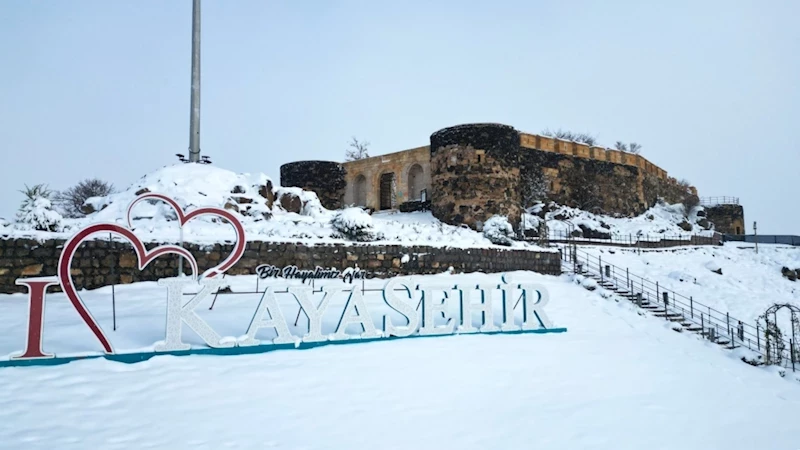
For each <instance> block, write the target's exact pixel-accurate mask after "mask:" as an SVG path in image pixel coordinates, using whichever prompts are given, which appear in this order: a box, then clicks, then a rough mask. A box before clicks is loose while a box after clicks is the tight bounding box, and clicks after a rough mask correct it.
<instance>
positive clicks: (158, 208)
mask: <svg viewBox="0 0 800 450" xmlns="http://www.w3.org/2000/svg"><path fill="white" fill-rule="evenodd" d="M146 192H152V193H161V194H166V195H168V196H171V197H173V198H174V199H176V200H177V202H178V203H179V204H180V205H181V206H183V207H184V208H185V209H187V210H191V209H193V208H198V207H202V206H215V207H220V208H226V209H228V210H230V211H232V212H234V213H236V214H238V215H239V216H240V217H241V220H242V222H243V223H244V226H245V229H246V232H247V236H248V239H250V240H270V241H298V240H302V241H303V242H305V243H322V242H343V241H345V240H346V239H344V238H343V237H342V236H341V233H338V232H337V231H338V230H335V229H333V228H332V227H331V220H332V219H333V218H334V216H335V212H334V211H329V210H327V209H325V208H323V207H322V206H321V204H320V202H319V199H318V198H317V197H316V195H315V194H314V193H312V192H308V191H303V190H301V189H299V188H284V187H276V186H275V184H274V183H273V182H272V180H271V179H270V178H269V177H267V176H266V175H264V174H260V173H259V174H247V173H245V174H238V173H235V172H231V171H229V170H225V169H221V168H219V167H215V166H211V165H200V164H177V165H172V166H166V167H163V168H161V169H159V170H156V171H155V172H153V173H151V174H148V175H146V176H144V177H142V178H140V179H139V180H137V181H136V182H134V183H133V184H132V185H130V186H129V187H128V188H126V189H125V190H123V191H121V192H119V193H116V194H112V195H109V196H107V197H95V198H91V199H89V200H88V201H87V203H86V206H88V207H89V208H90V211H93V212H91V213H90V214H89V215H88V216H87V217H86V218H83V219H63V220H61V225H60V227H59V230H58V231H57V232H42V231H35V230H32V229H31V227H30V226H27V227H26V226H25V224H23V223H17V224H14V223H8V222H3V221H0V236H4V237H34V238H38V239H45V238H52V237H61V238H66V237H69V236H70V235H71V234H72V233H74V232H75V231H76V230H77V229H79V228H80V227H83V226H85V225H86V224H88V223H95V222H112V223H121V224H124V223H126V220H127V219H126V215H127V208H128V205H129V204H130V202H131V201H132V200H133V199H134V198H136V197H137V196H138V195H140V194H142V193H146ZM538 211H541V215H542V216H544V215H545V213H544V211H543V210H542V209H541V208H540V209H539V210H538ZM701 214H702V213H701ZM175 217H176V216H175V213H174V212H173V211H171V210H170V208H169V207H168V206H167V205H166V204H164V203H160V202H154V203H147V202H143V203H140V204H138V205H137V206H136V207H135V208H134V210H133V211H132V220H133V225H134V227H135V228H136V232H137V234H138V235H139V236H140V237H141V238H142V239H143V240H149V241H162V242H163V241H172V242H177V241H178V240H179V239H180V231H179V229H178V227H177V226H176V225H175V222H174V220H175ZM546 217H547V219H548V226H549V228H550V230H551V232H559V231H561V232H566V230H567V229H568V225H567V224H566V222H565V221H568V222H569V223H571V224H572V225H574V226H575V227H578V228H579V229H580V227H583V228H584V229H587V230H594V231H592V232H593V233H605V234H610V235H613V236H637V235H639V236H645V235H650V236H651V237H654V236H657V235H662V236H664V235H669V236H676V235H688V234H701V233H711V232H709V231H704V229H703V227H701V226H700V225H698V224H697V222H698V220H702V218H698V217H697V216H696V214H695V213H693V214H692V215H691V216H690V217H689V218H688V222H687V223H688V224H690V225H689V228H688V230H689V231H686V230H684V229H682V228H680V227H679V226H678V224H680V223H681V222H683V221H684V217H683V207H682V206H680V205H672V206H670V205H657V206H655V207H653V208H651V209H650V210H649V211H647V212H646V213H645V214H643V215H641V216H638V217H634V218H613V217H605V216H597V215H594V214H591V213H588V212H585V211H580V210H576V209H572V208H567V207H553V208H552V210H549V211H547V212H546ZM538 220H539V217H538V216H536V215H533V214H530V215H526V216H525V222H526V224H527V227H528V228H536V224H537V223H538ZM371 225H372V229H371V232H370V234H371V235H372V236H374V238H375V239H377V240H379V241H381V242H382V243H386V244H419V245H433V246H451V247H479V248H480V247H489V246H492V245H493V244H492V243H491V242H490V241H489V240H488V239H486V238H485V237H484V236H483V234H482V233H479V232H475V231H473V230H470V229H468V228H466V227H456V226H451V225H447V224H443V223H442V222H440V221H439V220H437V219H435V218H434V217H433V216H432V214H431V213H430V212H416V213H399V212H376V213H374V214H373V215H372V223H371ZM232 238H233V231H232V229H231V228H230V227H229V226H228V225H225V224H223V223H220V222H218V221H214V220H212V219H208V218H200V219H198V220H197V221H193V222H191V223H189V224H188V225H187V226H186V227H185V228H184V234H183V239H184V240H185V241H187V242H195V243H215V242H220V241H223V240H225V239H232ZM529 245H530V244H526V243H521V242H515V243H513V246H515V247H526V246H529Z"/></svg>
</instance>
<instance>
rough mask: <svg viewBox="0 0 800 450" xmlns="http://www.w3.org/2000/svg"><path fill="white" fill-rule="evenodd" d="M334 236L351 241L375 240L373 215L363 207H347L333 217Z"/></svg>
mask: <svg viewBox="0 0 800 450" xmlns="http://www.w3.org/2000/svg"><path fill="white" fill-rule="evenodd" d="M331 226H332V227H333V229H334V234H333V237H337V238H344V239H349V240H351V241H358V242H369V241H374V240H375V237H376V235H375V231H374V229H373V223H372V216H370V215H369V214H367V212H366V211H364V210H363V209H361V208H345V209H343V210H341V211H338V212H337V213H336V214H335V215H334V216H333V219H331Z"/></svg>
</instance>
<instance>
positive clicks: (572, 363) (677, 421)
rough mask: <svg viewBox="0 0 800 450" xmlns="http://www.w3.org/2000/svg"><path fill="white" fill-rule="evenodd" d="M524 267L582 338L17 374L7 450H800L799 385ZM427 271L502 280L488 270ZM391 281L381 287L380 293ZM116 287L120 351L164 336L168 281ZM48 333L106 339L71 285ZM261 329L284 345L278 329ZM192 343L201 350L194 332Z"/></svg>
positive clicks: (73, 366)
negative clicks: (81, 309) (74, 298)
mask: <svg viewBox="0 0 800 450" xmlns="http://www.w3.org/2000/svg"><path fill="white" fill-rule="evenodd" d="M515 276H517V277H520V279H525V280H530V281H533V282H537V283H542V284H544V285H545V287H546V288H547V289H548V290H549V292H550V302H549V304H548V306H547V308H546V309H547V312H548V315H549V317H550V319H551V320H552V321H553V322H554V324H555V325H557V326H565V327H567V328H568V332H566V333H558V334H543V335H502V334H501V335H493V336H488V335H456V336H447V337H438V338H426V339H404V340H395V341H383V342H372V343H361V344H353V345H342V346H326V347H320V348H315V349H310V350H285V351H277V352H272V353H267V354H259V355H246V356H245V355H243V356H228V357H223V356H218V357H214V356H186V357H170V356H159V357H156V358H153V359H151V360H149V361H145V362H141V363H137V364H132V365H126V364H122V363H114V362H110V361H106V360H91V361H79V362H73V363H70V364H67V365H64V366H52V367H27V368H2V369H0V383H1V384H2V385H3V386H4V389H2V390H0V406H1V407H0V436H2V439H3V441H2V442H3V446H7V447H8V448H25V449H52V448H58V449H73V448H103V449H127V448H204V449H205V448H208V449H220V448H279V449H298V448H303V449H331V448H350V449H374V448H382V449H400V448H419V449H433V448H463V449H486V448H498V449H527V448H547V449H570V450H572V449H584V448H586V449H612V448H613V449H618V450H623V449H631V450H633V449H635V450H639V449H644V448H646V449H650V450H658V449H674V448H691V449H726V450H737V449H742V450H745V449H746V450H750V449H752V448H768V449H794V448H797V437H798V436H800V424H798V423H797V422H796V421H793V420H791V417H793V416H794V415H795V414H796V412H797V411H798V410H800V386H798V383H797V381H795V380H793V379H791V377H789V376H787V377H786V378H781V377H779V376H778V375H777V374H776V373H775V371H774V370H773V369H764V368H753V367H750V366H748V365H746V364H744V363H742V362H741V361H739V360H738V359H737V355H736V354H734V353H730V352H727V351H725V350H723V349H722V348H720V347H719V346H717V345H714V344H710V343H707V342H705V341H702V340H700V339H699V338H697V337H696V336H693V335H687V334H686V333H675V332H674V331H672V330H671V329H670V327H669V326H668V325H667V324H665V323H664V322H663V321H661V320H658V319H655V318H651V317H647V316H641V315H639V314H638V313H637V311H636V310H635V309H634V308H633V306H632V305H630V304H629V303H625V302H620V303H617V302H615V301H613V300H612V299H605V298H603V297H602V296H601V295H600V294H599V293H598V292H597V291H595V292H589V291H587V290H585V289H583V288H581V287H580V286H578V285H577V284H575V283H574V282H572V281H571V279H570V278H569V277H568V276H562V277H551V276H543V275H537V274H531V273H517V274H515ZM231 279H232V280H233V288H234V291H244V290H247V289H252V286H253V284H254V282H255V279H254V277H252V276H246V277H231ZM417 279H420V278H417ZM424 279H426V280H428V281H433V282H441V283H442V284H452V283H468V284H472V285H474V284H475V283H477V282H482V281H490V282H495V283H496V282H499V277H498V276H492V275H482V274H468V275H436V276H429V277H424ZM263 283H264V282H263V281H262V285H261V286H262V289H263V286H264V284H263ZM381 283H382V282H381V281H379V280H371V281H368V283H367V287H368V288H369V287H380V285H381ZM116 292H117V303H116V304H117V315H118V322H117V325H118V329H117V331H115V332H112V331H109V332H108V334H109V335H111V336H110V337H111V339H113V340H114V343H115V346H116V347H117V348H118V349H129V350H130V349H142V348H144V349H146V348H149V347H152V344H153V342H154V341H156V340H160V339H163V336H164V328H165V325H164V311H165V307H164V291H163V288H159V287H157V286H156V285H155V283H139V284H134V285H127V286H122V287H117V291H116ZM109 294H110V289H107V288H104V289H99V290H96V291H90V292H85V293H84V294H83V295H84V297H85V299H86V302H87V304H88V306H89V307H90V308H91V310H92V314H93V315H94V316H95V317H96V318H97V319H98V321H99V322H100V323H101V325H102V326H103V327H104V328H106V329H107V330H111V306H110V304H109V301H108V300H109ZM257 301H258V297H257V296H255V295H231V296H220V298H219V300H218V301H217V305H216V307H215V308H214V310H212V311H209V310H208V305H203V304H201V305H200V306H199V307H198V308H197V311H198V313H199V314H200V315H201V316H203V317H204V318H205V319H206V320H208V321H209V323H210V324H212V325H213V326H214V327H215V328H217V329H219V330H220V331H221V332H223V333H224V334H225V335H237V334H240V333H241V329H240V327H241V324H242V317H244V318H245V319H246V318H247V317H249V315H250V314H252V310H253V308H254V307H255V304H256V303H257ZM342 301H343V300H342V299H340V300H339V302H340V303H341V302H342ZM366 301H367V302H368V304H369V305H370V306H375V307H376V309H375V311H376V312H377V313H380V312H381V311H380V310H379V309H377V308H378V305H380V304H382V301H381V299H380V297H379V294H378V293H367V296H366ZM25 304H26V303H25V301H24V297H23V296H20V295H4V296H0V316H2V317H4V320H6V327H5V328H4V333H3V334H2V336H0V353H2V354H8V353H9V352H11V351H12V350H16V349H19V348H21V347H22V345H23V344H24V334H23V323H24V320H25V307H26V306H25ZM281 305H282V309H283V310H284V315H285V316H286V317H287V318H291V319H293V318H294V316H295V314H296V312H297V303H296V302H294V301H293V300H291V298H286V297H284V298H283V300H281ZM339 306H341V304H340V305H339ZM370 310H371V311H372V308H371V309H370ZM452 313H454V311H452V309H451V310H450V311H449V313H448V314H452ZM496 317H498V316H496ZM234 318H235V320H234ZM245 323H246V321H245ZM301 323H303V321H302V320H301ZM326 323H327V324H328V325H327V326H329V327H330V326H334V325H335V323H334V322H333V321H327V322H326ZM233 324H238V326H239V327H237V326H234V325H233ZM45 326H46V328H47V329H48V335H47V339H48V340H46V341H45V348H48V349H51V350H55V351H62V352H70V351H80V350H82V349H85V348H86V346H85V344H84V345H83V346H81V345H77V344H76V343H78V344H79V343H81V342H83V343H87V342H88V343H89V344H91V343H93V342H95V341H93V340H92V337H91V335H90V334H89V333H88V331H87V330H86V329H85V326H84V325H82V324H81V322H80V319H79V318H78V316H77V314H75V311H74V310H72V309H71V308H70V307H69V306H68V302H67V301H65V300H64V298H63V297H62V296H61V294H50V295H49V296H48V308H47V321H46V324H45ZM261 334H263V336H262V335H261ZM261 334H259V336H258V337H259V338H268V337H269V336H270V331H267V330H264V331H263V332H262V333H261ZM184 339H185V340H186V341H187V342H192V343H198V342H199V340H198V338H197V337H196V336H194V334H193V333H191V332H186V333H185V334H184ZM70 343H72V344H70Z"/></svg>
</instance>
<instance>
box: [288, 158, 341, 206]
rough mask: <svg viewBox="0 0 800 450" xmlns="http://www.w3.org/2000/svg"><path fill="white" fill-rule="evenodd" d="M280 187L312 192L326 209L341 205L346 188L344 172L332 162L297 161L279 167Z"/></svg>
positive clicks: (337, 164)
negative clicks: (297, 188)
mask: <svg viewBox="0 0 800 450" xmlns="http://www.w3.org/2000/svg"><path fill="white" fill-rule="evenodd" d="M281 186H284V187H299V188H303V189H306V190H309V191H313V192H315V193H316V194H317V197H319V201H320V203H322V206H324V207H325V208H327V209H339V208H341V207H342V205H343V200H344V192H345V188H346V187H347V182H346V181H345V170H344V167H342V165H341V164H340V163H337V162H332V161H298V162H293V163H288V164H284V165H282V166H281Z"/></svg>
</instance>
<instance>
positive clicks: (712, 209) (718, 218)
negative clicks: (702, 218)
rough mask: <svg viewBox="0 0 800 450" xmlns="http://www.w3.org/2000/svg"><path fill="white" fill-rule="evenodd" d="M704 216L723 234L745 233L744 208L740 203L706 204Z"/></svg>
mask: <svg viewBox="0 0 800 450" xmlns="http://www.w3.org/2000/svg"><path fill="white" fill-rule="evenodd" d="M705 211H706V218H707V219H708V220H709V221H711V223H713V224H714V230H715V231H718V232H720V233H723V234H745V227H744V208H742V207H741V205H716V206H706V207H705Z"/></svg>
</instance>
